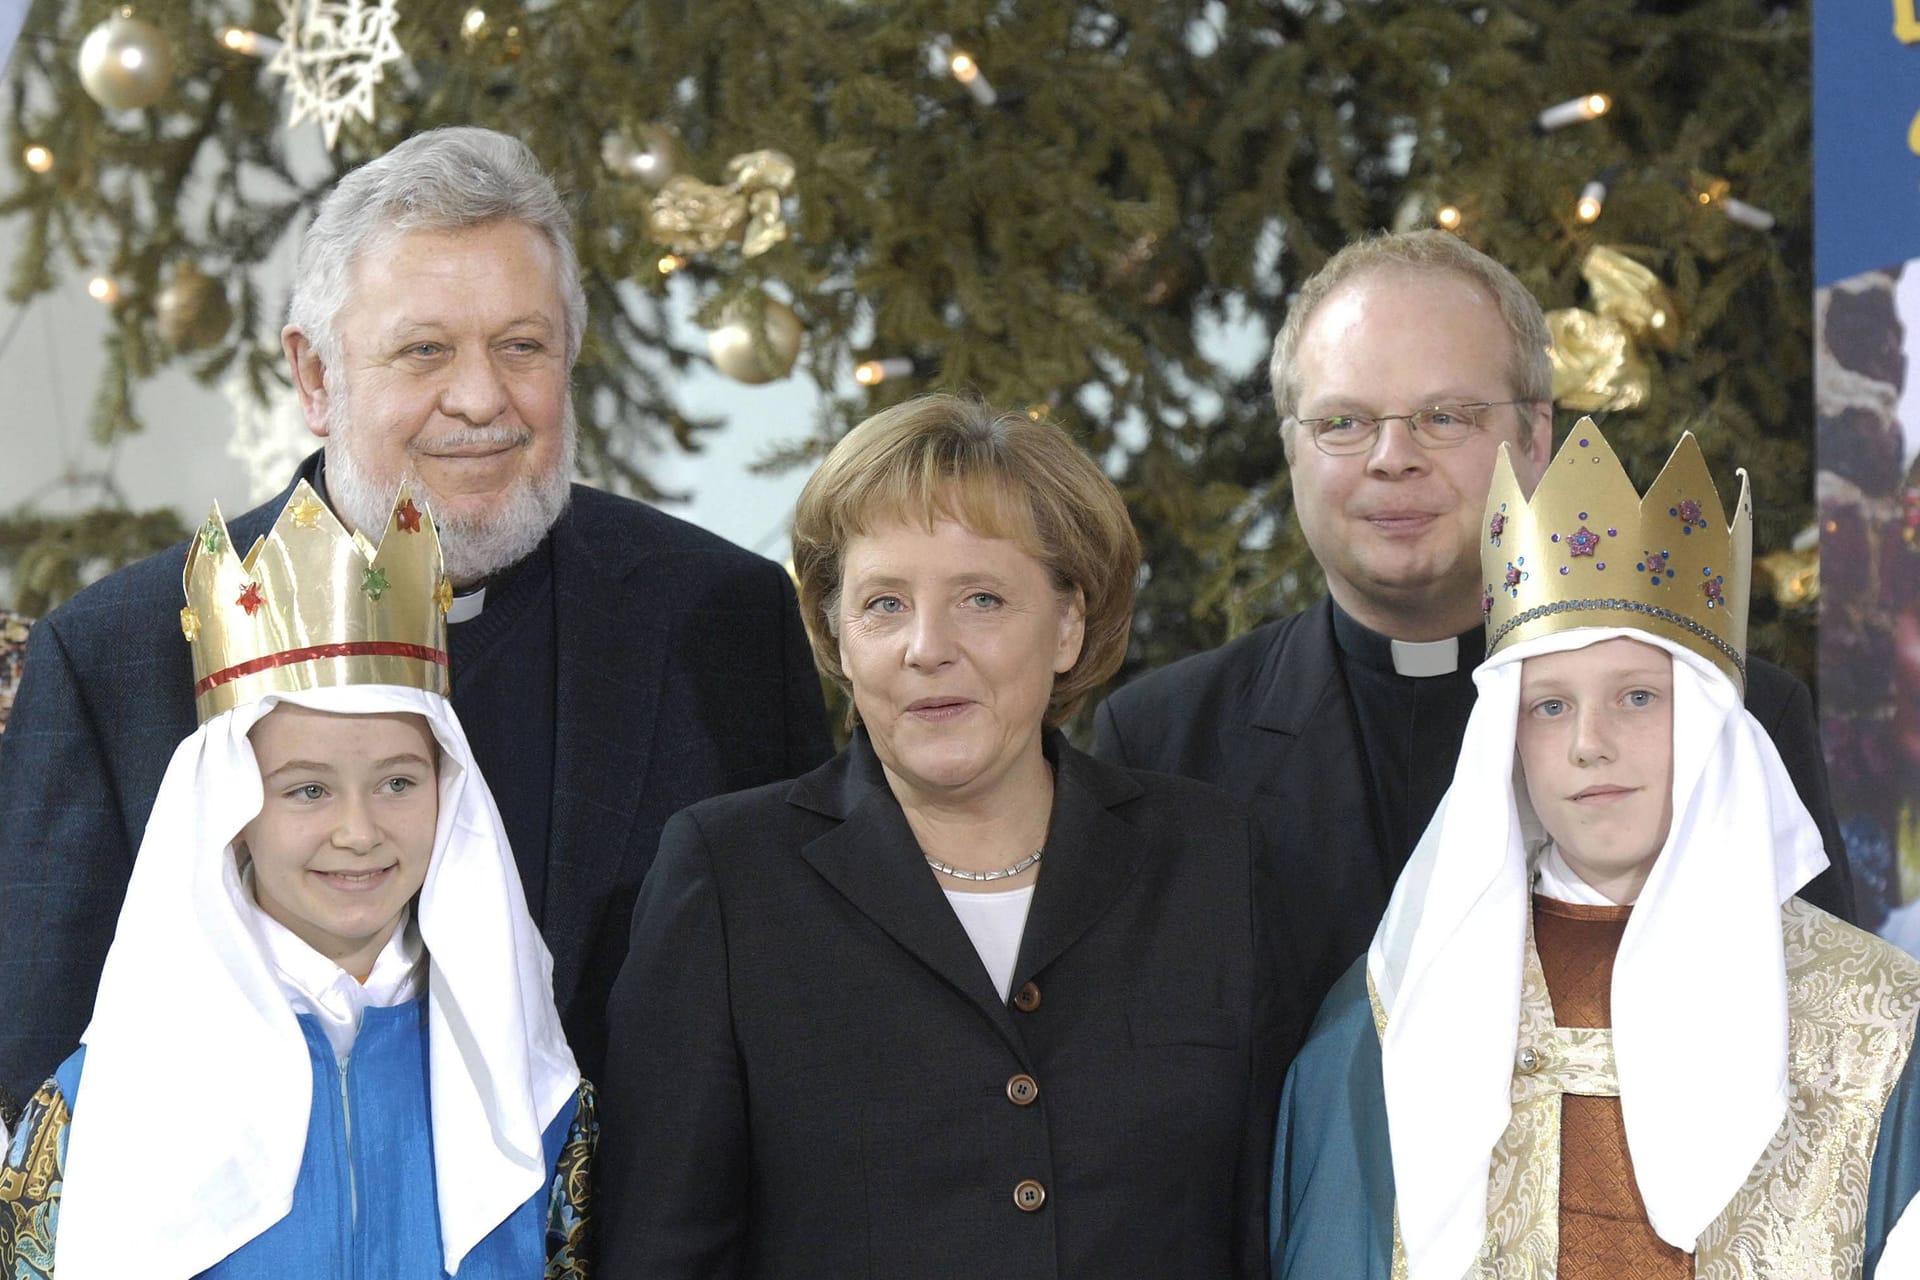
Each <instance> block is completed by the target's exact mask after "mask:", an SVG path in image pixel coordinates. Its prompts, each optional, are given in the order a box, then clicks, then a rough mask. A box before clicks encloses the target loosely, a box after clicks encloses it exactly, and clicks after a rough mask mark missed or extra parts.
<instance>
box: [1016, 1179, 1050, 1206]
mask: <svg viewBox="0 0 1920 1280" xmlns="http://www.w3.org/2000/svg"><path fill="white" fill-rule="evenodd" d="M1046 1202H1047V1189H1046V1188H1045V1187H1043V1186H1041V1185H1040V1184H1039V1183H1037V1182H1035V1181H1034V1180H1033V1179H1032V1178H1026V1179H1023V1180H1022V1181H1020V1182H1019V1183H1018V1184H1016V1185H1015V1186H1014V1188H1013V1203H1014V1204H1015V1205H1016V1206H1018V1208H1019V1209H1020V1212H1022V1213H1035V1212H1038V1210H1039V1208H1040V1206H1041V1205H1043V1204H1045V1203H1046Z"/></svg>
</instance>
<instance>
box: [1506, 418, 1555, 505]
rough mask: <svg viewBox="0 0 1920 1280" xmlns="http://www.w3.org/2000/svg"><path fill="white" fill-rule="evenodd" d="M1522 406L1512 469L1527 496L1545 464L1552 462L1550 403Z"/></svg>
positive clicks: (1543, 472) (1530, 495)
mask: <svg viewBox="0 0 1920 1280" xmlns="http://www.w3.org/2000/svg"><path fill="white" fill-rule="evenodd" d="M1524 407H1525V409H1526V414H1525V416H1524V417H1523V418H1522V419H1521V423H1520V440H1519V447H1517V448H1516V449H1515V450H1514V451H1513V452H1514V458H1513V470H1514V473H1515V475H1516V476H1518V477H1519V480H1520V487H1521V488H1523V489H1524V490H1526V494H1527V496H1528V497H1529V498H1531V497H1532V496H1533V487H1534V486H1535V485H1537V484H1539V483H1540V477H1541V476H1543V475H1545V474H1546V471H1547V464H1548V463H1550V462H1552V461H1553V402H1552V401H1550V400H1542V401H1539V402H1538V403H1536V404H1531V405H1527V406H1524Z"/></svg>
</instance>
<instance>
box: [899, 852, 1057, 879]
mask: <svg viewBox="0 0 1920 1280" xmlns="http://www.w3.org/2000/svg"><path fill="white" fill-rule="evenodd" d="M1043 852H1045V850H1044V849H1035V850H1034V851H1033V852H1032V853H1030V854H1028V855H1027V856H1026V857H1024V858H1022V859H1020V861H1018V862H1016V863H1014V864H1013V865H1012V866H1010V867H1002V868H1000V869H999V870H998V871H962V870H961V869H960V868H959V867H956V866H952V865H951V864H949V863H945V862H942V861H940V859H938V858H936V857H934V856H933V855H932V854H930V853H925V854H921V855H920V856H921V857H923V858H925V859H926V860H927V865H928V866H930V867H932V868H933V869H934V870H935V871H938V872H939V873H940V874H941V875H943V876H952V877H953V878H954V879H955V880H973V881H980V880H1005V879H1007V878H1008V877H1009V876H1017V875H1019V874H1020V873H1021V872H1022V871H1025V870H1026V869H1027V868H1028V867H1034V866H1038V865H1039V864H1040V855H1041V854H1042V853H1043Z"/></svg>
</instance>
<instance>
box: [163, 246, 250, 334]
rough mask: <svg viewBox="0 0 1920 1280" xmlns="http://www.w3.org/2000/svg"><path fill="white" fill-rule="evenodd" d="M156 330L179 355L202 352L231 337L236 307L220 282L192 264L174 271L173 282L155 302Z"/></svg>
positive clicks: (169, 282) (170, 282) (178, 267)
mask: <svg viewBox="0 0 1920 1280" xmlns="http://www.w3.org/2000/svg"><path fill="white" fill-rule="evenodd" d="M153 320H154V328H155V329H157V330H159V332H160V340H161V341H162V342H165V343H166V344H167V345H168V346H169V347H172V348H173V349H174V350H175V351H199V350H201V349H203V348H205V347H210V346H212V345H213V344H214V343H216V342H218V341H220V339H222V338H224V337H226V336H227V330H228V328H229V327H231V326H232V324H233V307H232V306H231V305H230V304H229V303H228V302H227V291H226V289H225V288H224V287H222V286H221V284H220V282H219V281H218V280H215V279H214V278H213V277H212V276H210V275H208V274H206V272H204V271H202V270H200V268H199V267H196V266H195V265H194V264H193V263H191V262H182V263H180V264H179V265H178V266H176V267H175V268H174V269H173V279H172V280H169V281H168V282H167V286H166V288H164V289H162V290H160V295H159V297H157V298H155V299H154V307H153Z"/></svg>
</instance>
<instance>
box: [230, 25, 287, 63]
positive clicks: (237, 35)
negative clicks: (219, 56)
mask: <svg viewBox="0 0 1920 1280" xmlns="http://www.w3.org/2000/svg"><path fill="white" fill-rule="evenodd" d="M220 43H221V44H223V45H225V46H226V47H227V48H229V49H231V50H233V51H234V52H235V53H244V54H246V55H247V56H248V57H250V58H270V57H272V56H273V55H274V54H276V53H278V52H280V42H279V41H278V40H275V39H274V38H273V37H272V36H263V35H261V34H260V33H259V32H258V31H249V30H247V29H246V28H245V27H222V28H220Z"/></svg>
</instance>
